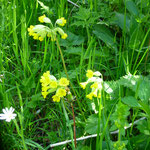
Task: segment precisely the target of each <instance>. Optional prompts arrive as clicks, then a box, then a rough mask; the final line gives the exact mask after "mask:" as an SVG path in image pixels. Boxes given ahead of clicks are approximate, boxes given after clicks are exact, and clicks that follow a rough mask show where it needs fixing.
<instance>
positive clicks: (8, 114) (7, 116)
mask: <svg viewBox="0 0 150 150" xmlns="http://www.w3.org/2000/svg"><path fill="white" fill-rule="evenodd" d="M14 110H15V109H14V108H13V107H10V109H8V108H7V107H6V108H5V109H2V111H3V114H0V120H6V122H10V121H11V120H12V119H15V117H16V116H17V114H14V113H13V112H14Z"/></svg>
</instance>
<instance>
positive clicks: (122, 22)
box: [112, 12, 130, 32]
mask: <svg viewBox="0 0 150 150" xmlns="http://www.w3.org/2000/svg"><path fill="white" fill-rule="evenodd" d="M113 20H114V21H113V22H112V23H113V24H116V25H118V26H119V27H120V28H121V29H122V30H123V29H124V26H125V29H126V30H125V31H126V32H129V31H130V20H129V18H128V17H127V16H126V17H125V15H124V14H121V13H117V12H116V13H115V17H114V18H113Z"/></svg>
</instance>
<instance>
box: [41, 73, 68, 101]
mask: <svg viewBox="0 0 150 150" xmlns="http://www.w3.org/2000/svg"><path fill="white" fill-rule="evenodd" d="M40 82H41V85H42V95H43V97H44V98H46V96H47V95H48V94H49V93H52V92H56V93H55V95H53V97H52V98H53V101H54V102H60V98H62V97H64V96H66V94H67V93H66V89H67V86H68V85H69V81H68V80H67V79H66V78H61V79H60V80H57V79H56V78H55V77H54V76H53V75H50V72H49V71H47V72H45V73H44V74H43V76H41V79H40Z"/></svg>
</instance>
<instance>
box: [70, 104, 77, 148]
mask: <svg viewBox="0 0 150 150" xmlns="http://www.w3.org/2000/svg"><path fill="white" fill-rule="evenodd" d="M71 107H72V113H73V134H74V145H75V148H76V147H77V141H76V123H75V115H74V109H73V104H72V102H71Z"/></svg>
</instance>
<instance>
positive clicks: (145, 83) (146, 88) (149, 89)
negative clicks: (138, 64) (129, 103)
mask: <svg viewBox="0 0 150 150" xmlns="http://www.w3.org/2000/svg"><path fill="white" fill-rule="evenodd" d="M138 96H139V98H140V99H141V100H142V101H148V100H149V99H150V80H148V79H147V78H146V77H145V78H143V79H142V81H141V83H140V85H139V90H138Z"/></svg>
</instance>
